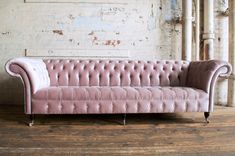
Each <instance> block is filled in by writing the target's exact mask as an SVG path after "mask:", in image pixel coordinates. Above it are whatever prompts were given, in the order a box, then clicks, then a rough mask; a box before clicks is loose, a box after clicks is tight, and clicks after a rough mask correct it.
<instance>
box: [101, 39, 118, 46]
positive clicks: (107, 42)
mask: <svg viewBox="0 0 235 156" xmlns="http://www.w3.org/2000/svg"><path fill="white" fill-rule="evenodd" d="M119 44H121V41H120V40H107V41H105V43H104V45H107V46H113V47H116V46H117V45H119Z"/></svg>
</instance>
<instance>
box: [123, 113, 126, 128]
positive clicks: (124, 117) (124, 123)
mask: <svg viewBox="0 0 235 156" xmlns="http://www.w3.org/2000/svg"><path fill="white" fill-rule="evenodd" d="M123 125H124V126H125V125H126V114H124V115H123Z"/></svg>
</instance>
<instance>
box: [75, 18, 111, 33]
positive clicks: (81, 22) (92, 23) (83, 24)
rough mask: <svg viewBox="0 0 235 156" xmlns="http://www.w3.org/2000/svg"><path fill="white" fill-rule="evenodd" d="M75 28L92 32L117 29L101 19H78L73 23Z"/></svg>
mask: <svg viewBox="0 0 235 156" xmlns="http://www.w3.org/2000/svg"><path fill="white" fill-rule="evenodd" d="M73 25H74V26H76V27H78V28H80V29H81V28H83V29H92V30H106V31H108V30H113V29H114V28H115V27H114V26H113V25H112V24H109V23H107V22H104V21H102V20H101V18H100V17H77V18H76V19H75V20H74V23H73Z"/></svg>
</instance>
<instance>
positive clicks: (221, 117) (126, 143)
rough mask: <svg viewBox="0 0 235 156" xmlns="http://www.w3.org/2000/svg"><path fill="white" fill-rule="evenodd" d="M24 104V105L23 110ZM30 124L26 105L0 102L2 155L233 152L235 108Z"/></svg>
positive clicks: (78, 117)
mask: <svg viewBox="0 0 235 156" xmlns="http://www.w3.org/2000/svg"><path fill="white" fill-rule="evenodd" d="M19 110H21V111H19ZM36 117H37V119H36V125H34V126H33V127H28V126H26V125H25V124H24V121H26V120H27V118H26V116H25V115H24V114H23V107H22V106H9V105H8V106H7V105H6V106H4V105H1V106H0V155H4V156H8V155H78V154H79V155H166V156H167V155H173V156H174V155H175V156H176V155H189V156H194V155H215V156H216V155H218V156H219V155H226V156H227V155H231V156H232V155H234V152H235V146H234V145H235V131H234V129H235V111H234V109H233V108H224V107H216V111H215V112H214V113H213V114H212V116H211V118H210V119H211V123H210V124H208V125H206V124H205V123H204V118H203V114H202V113H181V114H148V115H147V114H145V115H144V114H137V115H127V125H126V126H123V125H120V123H121V119H122V116H121V115H71V116H70V115H55V116H43V115H40V116H36Z"/></svg>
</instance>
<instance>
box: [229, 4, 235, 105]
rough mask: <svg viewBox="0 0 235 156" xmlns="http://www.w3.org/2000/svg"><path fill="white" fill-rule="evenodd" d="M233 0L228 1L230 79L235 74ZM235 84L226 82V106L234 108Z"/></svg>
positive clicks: (234, 5) (234, 13)
mask: <svg viewBox="0 0 235 156" xmlns="http://www.w3.org/2000/svg"><path fill="white" fill-rule="evenodd" d="M234 31H235V0H229V62H230V63H231V65H232V67H233V72H232V77H234V73H235V69H234V68H235V32H234ZM234 90H235V82H234V79H229V80H228V105H229V106H232V107H235V94H234Z"/></svg>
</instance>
